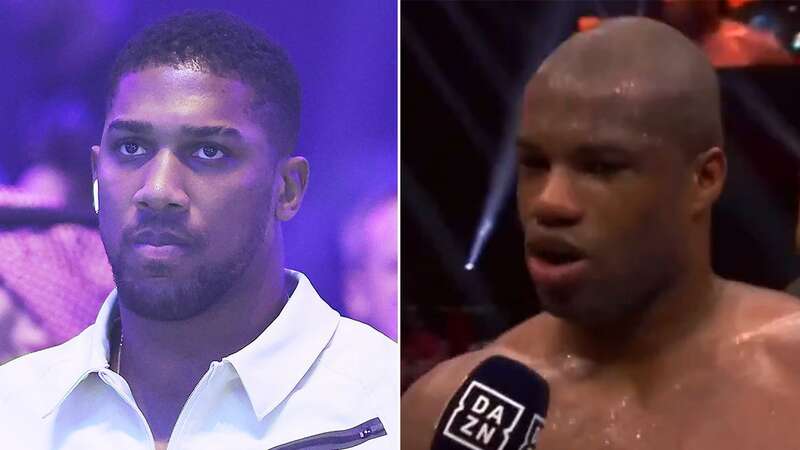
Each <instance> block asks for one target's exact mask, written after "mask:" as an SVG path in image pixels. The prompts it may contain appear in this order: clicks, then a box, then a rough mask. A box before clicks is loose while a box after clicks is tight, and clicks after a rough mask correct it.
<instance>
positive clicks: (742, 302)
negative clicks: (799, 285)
mask: <svg viewBox="0 0 800 450" xmlns="http://www.w3.org/2000/svg"><path fill="white" fill-rule="evenodd" d="M723 295H724V297H723V299H722V302H723V304H724V305H728V306H727V308H725V309H724V310H723V313H722V314H721V315H720V321H721V322H722V323H727V324H729V326H730V329H731V331H732V332H733V334H734V335H735V337H736V339H737V340H738V341H739V342H742V340H748V339H779V340H787V339H788V340H792V341H793V342H797V341H798V339H800V299H797V298H795V297H793V296H791V295H788V294H786V293H783V292H779V291H774V290H771V289H765V288H761V287H757V286H753V285H749V284H745V283H739V282H735V281H728V282H726V287H725V290H724V294H723Z"/></svg>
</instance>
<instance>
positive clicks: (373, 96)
mask: <svg viewBox="0 0 800 450" xmlns="http://www.w3.org/2000/svg"><path fill="white" fill-rule="evenodd" d="M188 8H192V9H197V8H203V9H205V8H211V9H224V10H226V11H229V12H232V13H234V14H237V15H239V16H241V17H243V18H245V19H246V20H247V21H248V22H250V23H251V24H253V25H255V26H257V27H259V28H261V29H263V30H264V31H265V32H266V34H267V35H268V36H269V37H270V38H271V39H272V40H273V41H275V42H276V43H278V44H279V45H281V46H282V47H283V48H284V49H285V50H286V51H287V53H288V54H289V56H290V58H291V60H292V61H293V63H294V64H295V67H296V69H297V72H298V74H299V78H300V82H301V85H302V92H303V112H302V125H301V131H300V140H299V145H298V147H297V151H296V153H297V154H300V155H304V156H306V157H307V158H308V159H309V161H310V163H311V178H310V186H309V191H308V195H307V197H306V200H305V204H304V206H303V208H302V210H301V212H300V214H299V215H298V216H297V217H296V218H295V219H294V220H293V221H292V222H290V223H289V224H287V225H286V226H285V227H284V232H285V237H286V241H287V243H286V246H287V266H288V267H291V268H295V269H298V270H301V271H303V272H305V273H306V274H308V275H309V277H310V279H311V280H312V282H313V283H314V285H315V286H316V287H317V289H318V290H319V291H320V293H321V294H322V295H323V297H325V298H326V299H327V300H328V301H329V302H330V303H331V304H332V305H333V306H334V307H336V308H337V309H340V310H341V305H340V281H339V280H340V276H341V272H342V268H341V267H340V263H339V259H340V256H339V252H338V246H337V238H338V231H339V228H340V227H341V224H342V222H343V221H344V219H345V217H346V215H347V214H353V213H357V212H354V211H353V210H352V205H355V204H356V203H357V202H358V199H359V198H361V196H363V195H366V194H368V193H370V192H375V191H386V190H390V189H395V188H396V183H397V157H396V155H397V95H396V94H397V6H396V2H394V1H389V0H381V1H377V0H344V1H342V0H337V1H312V0H305V1H296V0H292V1H239V2H230V1H228V2H220V1H185V0H183V1H170V2H156V1H133V0H108V1H101V0H77V1H69V2H64V1H55V0H48V1H36V2H27V1H21V0H12V1H4V2H2V3H1V4H0V58H1V59H0V61H2V63H3V67H2V70H0V121H2V122H1V123H2V126H0V142H2V145H0V182H2V183H9V184H10V183H14V182H15V181H16V180H17V178H18V177H19V175H20V174H21V173H22V172H23V171H24V170H25V169H26V168H27V167H29V165H30V164H32V163H33V162H34V161H35V159H36V158H37V155H36V152H35V151H33V150H31V149H32V148H33V146H32V145H30V142H31V141H32V140H33V139H34V138H35V137H36V127H37V126H38V122H37V121H39V120H42V117H45V116H47V114H48V113H50V114H51V115H52V114H53V108H57V107H43V106H42V104H43V102H46V101H48V100H51V99H53V98H57V97H59V96H65V95H66V96H73V97H77V98H80V99H86V101H87V104H88V112H86V114H85V118H84V119H82V120H83V121H84V122H85V123H84V125H86V126H88V127H89V129H90V130H91V133H90V135H93V136H95V139H94V141H95V143H96V142H99V138H100V132H101V128H102V119H103V116H102V111H103V98H104V95H105V87H106V82H107V79H108V72H109V69H110V65H111V63H112V60H113V58H114V56H115V54H116V52H117V51H118V50H119V49H120V48H121V47H122V45H123V44H124V42H125V41H126V40H127V39H128V38H129V37H130V36H132V35H133V34H134V33H135V32H137V31H138V30H140V29H141V28H142V27H143V26H145V25H147V24H149V23H152V22H153V21H156V20H159V19H160V18H163V17H165V16H167V15H170V14H173V13H177V12H181V11H183V10H186V9H188ZM47 108H50V111H47ZM55 114H56V115H58V114H61V112H60V110H56V111H55ZM81 117H84V116H81ZM32 125H33V126H32ZM90 144H91V143H90ZM73 147H74V146H73ZM73 147H65V148H63V149H58V150H59V151H62V150H63V152H64V155H67V157H68V158H74V160H75V161H76V162H77V163H78V164H81V165H80V166H79V167H84V166H83V165H82V164H83V163H85V167H86V170H85V172H83V173H82V174H79V176H81V177H83V176H85V177H86V183H87V186H88V184H89V183H90V179H89V178H88V177H89V172H88V167H89V149H88V147H87V148H73ZM78 147H81V146H78ZM88 207H89V205H87V208H88Z"/></svg>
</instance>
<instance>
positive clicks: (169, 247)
mask: <svg viewBox="0 0 800 450" xmlns="http://www.w3.org/2000/svg"><path fill="white" fill-rule="evenodd" d="M131 240H132V243H133V249H134V251H135V252H136V253H137V254H138V255H139V256H142V257H144V258H145V259H157V260H168V259H174V258H178V257H180V256H183V255H185V254H187V253H188V252H189V249H190V243H191V240H190V239H189V238H188V237H185V236H183V235H181V234H178V233H175V232H172V231H168V230H152V229H145V230H142V231H138V232H136V233H134V234H133V236H132V239H131Z"/></svg>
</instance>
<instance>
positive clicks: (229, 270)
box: [0, 12, 399, 449]
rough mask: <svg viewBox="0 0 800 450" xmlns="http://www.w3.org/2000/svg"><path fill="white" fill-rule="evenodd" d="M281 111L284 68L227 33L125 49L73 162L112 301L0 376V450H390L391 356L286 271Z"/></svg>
mask: <svg viewBox="0 0 800 450" xmlns="http://www.w3.org/2000/svg"><path fill="white" fill-rule="evenodd" d="M299 110H300V93H299V85H298V81H297V77H296V75H295V72H294V69H293V67H292V65H291V64H290V62H289V60H288V58H287V57H286V55H285V54H284V52H283V51H282V50H281V49H280V48H278V47H277V46H275V45H274V44H272V43H271V42H269V41H268V40H267V39H266V38H265V37H264V36H263V35H262V34H261V33H260V32H258V31H257V30H255V29H253V28H252V27H250V26H249V25H247V24H246V23H244V22H243V21H241V20H240V19H238V18H235V17H233V16H231V15H228V14H225V13H215V12H191V13H184V14H182V15H178V16H175V17H172V18H169V19H167V20H165V21H163V22H161V23H159V24H156V25H154V26H152V27H150V28H147V29H145V30H144V31H142V32H141V33H140V34H139V35H138V36H136V37H135V38H133V39H132V40H131V41H130V42H129V43H128V45H127V46H126V48H125V49H124V50H123V52H122V53H121V54H120V56H119V58H118V59H117V62H116V64H115V67H114V70H113V74H112V89H111V92H110V95H109V99H108V108H107V113H106V118H105V124H104V127H103V135H102V138H101V141H100V144H99V145H97V146H94V147H92V151H91V158H92V169H93V175H94V179H95V183H97V184H96V189H97V197H96V199H97V205H96V209H98V211H99V212H98V214H99V222H100V232H101V236H102V240H103V244H104V246H105V249H106V253H107V254H108V259H109V261H110V263H111V266H112V269H113V273H114V279H115V282H116V285H117V289H116V290H115V291H114V292H112V293H111V294H110V295H109V297H108V299H107V300H106V302H105V303H104V305H103V307H102V308H101V311H100V313H99V315H98V318H97V321H96V323H95V324H94V325H92V326H90V327H89V328H88V329H87V330H85V331H84V332H83V333H81V334H80V335H79V336H77V337H76V338H74V339H72V340H70V341H68V342H67V343H65V344H63V345H60V346H58V347H53V348H50V349H47V350H44V351H42V352H38V353H35V354H32V355H28V356H26V357H23V358H20V359H18V360H16V361H13V362H12V363H10V364H8V365H6V366H3V367H2V368H0V405H2V406H0V423H2V425H0V442H2V443H3V447H4V448H25V449H45V448H47V449H50V448H58V449H93V448H97V449H109V448H120V449H122V448H124V449H153V448H154V447H155V448H167V444H169V448H187V449H189V448H191V449H204V448H208V449H221V448H237V449H245V448H252V449H268V448H273V447H278V446H280V448H334V447H335V448H349V447H353V446H358V448H364V449H369V448H376V449H377V448H396V447H397V442H398V431H399V430H398V424H397V423H396V415H397V403H398V393H399V391H398V389H399V387H398V386H399V382H398V380H399V375H398V365H399V364H398V359H399V358H398V352H397V349H396V346H395V345H394V344H393V343H392V342H391V341H390V340H389V339H387V338H386V337H384V336H382V335H381V334H380V333H378V332H376V331H374V330H373V329H371V328H370V327H368V326H366V325H363V324H361V323H359V322H355V321H352V320H349V319H346V318H343V317H340V316H339V314H338V313H337V312H336V311H334V310H333V309H331V308H330V307H329V306H328V305H327V304H326V303H325V302H324V301H323V300H322V299H321V298H320V297H319V295H318V294H317V293H316V292H315V291H314V288H313V287H312V286H311V283H310V282H309V280H308V279H307V278H306V277H305V276H304V275H302V274H300V273H298V272H293V271H290V270H286V269H284V248H283V239H282V231H281V229H282V222H285V221H288V220H289V219H291V218H292V217H293V216H294V215H295V214H296V213H297V211H298V209H299V208H300V204H301V201H302V199H303V194H304V192H305V189H306V183H307V179H308V172H309V170H308V163H307V161H306V160H305V159H304V158H302V157H300V156H293V155H292V150H293V148H294V145H295V142H296V138H297V133H298V125H299ZM9 442H11V443H15V444H17V445H16V446H14V445H11V444H9ZM284 444H288V445H285V446H284Z"/></svg>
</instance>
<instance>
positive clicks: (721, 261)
mask: <svg viewBox="0 0 800 450" xmlns="http://www.w3.org/2000/svg"><path fill="white" fill-rule="evenodd" d="M758 3H762V4H761V5H757V7H758V8H762V10H761V11H763V8H764V7H766V8H767V10H769V8H773V9H775V8H777V9H780V8H783V7H786V6H788V5H789V3H787V2H783V4H779V5H771V4H768V3H764V2H758ZM770 11H771V10H770ZM659 13H660V5H659V3H658V2H589V1H587V2H566V1H562V2H402V3H401V60H402V65H401V104H402V111H401V124H402V127H401V143H402V144H401V145H402V150H401V186H402V205H401V227H402V239H401V261H402V265H401V293H402V308H401V311H402V318H403V321H402V326H403V328H402V333H403V334H402V336H403V338H402V339H403V359H404V361H403V363H404V366H403V367H404V385H407V384H408V383H409V382H410V381H411V380H413V379H414V378H415V377H417V376H418V375H419V374H421V373H422V372H424V371H425V370H427V368H429V367H430V366H431V365H432V364H433V363H435V362H436V361H438V360H441V359H443V358H446V357H448V356H452V355H455V354H458V353H462V352H463V351H466V350H468V349H469V348H474V347H475V346H477V345H481V344H482V343H484V342H486V341H487V340H490V339H492V338H494V337H495V336H497V335H498V334H499V333H500V332H502V331H503V330H505V329H507V328H509V327H510V326H512V325H514V324H516V323H518V322H521V321H522V320H524V319H525V318H527V317H530V316H531V315H533V314H536V313H537V312H538V306H537V300H536V294H535V291H534V286H533V285H532V283H531V281H530V279H529V277H528V275H527V271H526V269H525V266H524V263H523V249H522V245H521V243H522V233H521V229H520V227H519V225H518V223H517V217H516V214H517V212H516V209H515V205H514V201H513V195H511V194H513V187H512V189H511V192H510V193H509V195H506V196H505V197H504V199H505V200H504V202H503V207H502V208H501V209H500V211H499V213H498V214H499V215H498V218H497V220H496V225H495V229H494V231H493V233H492V235H491V237H490V238H489V240H488V242H487V245H486V247H485V250H484V252H483V253H482V255H481V256H480V258H479V259H478V261H477V267H476V269H475V270H473V271H466V270H465V269H464V264H465V262H466V261H467V257H468V253H469V250H470V247H471V245H472V243H473V240H474V238H475V233H476V230H477V227H478V224H479V221H480V218H481V216H482V213H483V209H484V202H485V201H486V199H487V196H488V193H489V191H490V186H491V184H492V177H491V174H492V172H493V171H495V170H496V169H497V166H498V164H500V160H501V157H502V156H503V155H504V149H506V151H507V145H505V144H504V142H506V141H507V139H508V137H509V135H510V134H513V132H514V129H513V126H511V127H509V124H513V123H514V121H515V120H516V119H515V108H516V98H517V97H518V96H519V95H520V93H521V89H522V87H523V85H524V83H525V81H526V80H527V79H528V78H529V76H530V75H531V74H532V73H533V71H535V69H536V67H537V66H538V64H539V63H540V62H541V61H542V60H543V58H544V57H545V56H546V55H547V54H549V53H550V52H551V51H552V50H553V49H555V47H557V46H558V44H560V43H561V42H563V40H565V39H566V38H567V37H569V36H570V35H571V34H573V33H574V32H576V24H577V20H578V18H579V17H581V16H603V15H608V16H615V15H636V14H638V15H645V16H649V17H653V18H658V17H659ZM737 14H738V15H739V17H738V19H739V20H741V21H743V22H745V23H747V21H748V20H750V19H752V18H753V17H755V16H757V15H758V14H759V10H758V9H757V8H756V6H753V5H751V6H748V8H747V10H742V11H738V12H737ZM719 73H720V77H721V85H722V91H723V108H724V113H723V114H724V118H725V127H726V151H727V153H728V158H729V179H728V183H727V185H726V188H725V191H724V193H723V196H722V198H721V200H720V201H719V202H718V204H717V206H716V208H715V211H714V222H713V223H714V226H713V227H714V230H713V238H714V243H713V261H714V267H715V269H716V271H717V272H718V273H720V274H721V275H723V276H726V277H729V278H733V279H738V280H743V281H747V282H750V283H754V284H759V285H762V286H768V287H771V288H775V289H783V288H784V287H785V286H786V285H787V284H788V283H789V282H790V281H792V279H793V278H794V277H795V276H797V274H798V259H797V257H796V256H795V255H794V227H795V217H796V213H797V208H796V204H797V200H796V199H797V188H796V186H797V182H796V181H797V176H796V174H797V164H796V162H795V161H796V157H795V156H794V155H796V154H800V153H798V151H799V150H800V148H798V145H797V144H798V141H797V140H796V136H797V135H796V132H795V131H794V130H796V129H797V128H798V125H800V123H799V122H800V102H799V101H798V100H800V96H798V90H799V89H798V82H797V80H799V79H800V77H799V76H800V71H798V67H797V66H789V67H746V68H734V69H723V70H720V71H719ZM498 170H500V171H502V170H504V169H498ZM505 170H508V169H507V168H506V169H505ZM512 170H513V168H512Z"/></svg>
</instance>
